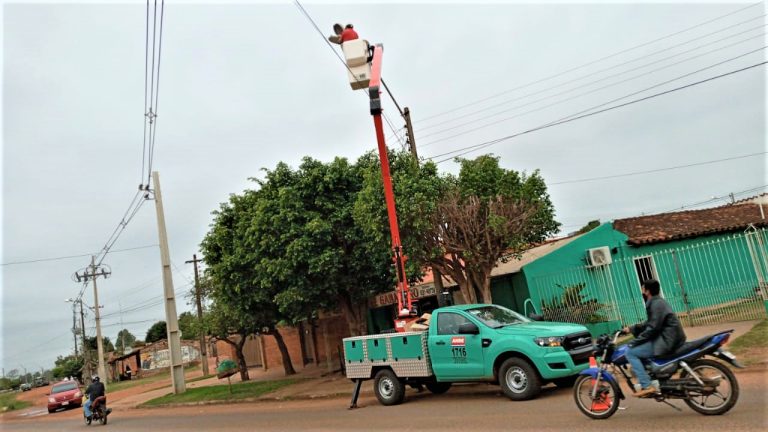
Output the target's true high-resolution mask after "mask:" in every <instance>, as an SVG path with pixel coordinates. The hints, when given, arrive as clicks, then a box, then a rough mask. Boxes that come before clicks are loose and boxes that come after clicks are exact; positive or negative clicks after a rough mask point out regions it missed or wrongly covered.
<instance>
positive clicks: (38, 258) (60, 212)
mask: <svg viewBox="0 0 768 432" xmlns="http://www.w3.org/2000/svg"><path fill="white" fill-rule="evenodd" d="M302 4H303V6H304V7H305V9H306V11H307V12H308V13H309V14H310V16H311V17H312V18H313V19H314V21H315V22H316V23H317V25H318V26H319V28H320V29H321V31H322V32H323V33H324V34H325V36H327V35H329V34H331V27H332V25H333V23H336V22H339V23H342V24H346V23H353V24H354V26H355V29H356V30H357V31H358V33H359V34H360V36H361V37H362V38H364V39H367V40H369V41H370V42H372V43H382V44H383V45H384V48H385V49H384V57H383V76H384V79H385V81H386V83H387V85H388V86H389V88H390V90H391V91H392V93H393V95H394V97H395V98H396V99H397V101H398V103H399V104H400V106H401V107H403V106H407V107H409V109H410V111H411V113H412V119H413V123H414V129H415V136H416V144H417V151H418V153H419V156H420V157H421V158H424V159H432V160H434V161H439V162H440V163H439V164H438V167H439V169H440V171H441V172H443V173H457V167H458V165H457V163H456V162H455V161H454V160H452V159H451V158H452V157H453V156H456V155H461V156H462V157H467V158H472V157H476V156H479V155H481V154H488V153H492V154H494V155H495V156H497V157H498V158H499V160H500V164H501V165H502V166H503V167H504V168H506V169H514V170H518V171H525V172H528V173H530V172H533V171H534V170H540V173H541V175H542V176H543V177H544V179H545V180H546V182H547V183H548V184H549V185H550V186H549V193H550V195H551V198H552V201H553V203H554V206H555V209H556V212H557V216H556V217H557V220H558V221H559V222H561V223H562V225H563V228H562V232H563V233H568V232H571V231H575V230H577V229H578V228H579V227H581V226H583V225H585V224H586V223H587V222H589V221H590V220H594V219H599V220H601V221H609V220H613V219H616V218H622V217H631V216H638V215H642V214H653V213H659V212H664V211H671V210H675V209H680V208H683V207H685V208H701V207H702V206H712V205H720V204H725V203H727V202H729V201H730V200H731V198H730V196H729V194H731V193H733V194H734V196H733V198H734V199H740V198H746V197H748V196H751V195H755V194H757V193H761V192H765V191H766V185H768V179H767V178H766V155H765V152H766V136H765V135H766V131H765V124H766V110H765V101H766V86H765V66H762V65H761V66H756V67H753V68H750V69H745V70H743V71H741V72H735V73H733V74H730V75H725V76H722V77H720V78H714V77H717V76H719V75H723V74H726V73H729V72H733V71H736V70H739V69H743V68H747V67H749V66H753V65H756V64H759V63H761V62H764V61H765V51H764V48H765V46H766V37H765V13H766V11H765V4H764V3H737V2H728V1H726V2H722V1H721V2H717V3H712V2H709V3H707V2H697V3H692V2H680V3H673V4H668V3H665V4H662V3H653V2H646V3H641V2H633V3H620V2H612V1H603V2H595V3H581V4H577V3H575V2H567V1H566V2H559V3H550V2H543V3H537V4H525V3H514V2H489V3H484V4H482V5H476V4H470V3H461V2H447V3H446V2H424V3H419V4H415V3H409V2H390V3H378V4H374V3H372V2H354V3H352V2H347V3H343V2H340V3H329V2H317V1H306V2H302ZM750 5H752V6H751V7H749V6H750ZM163 12H164V13H163V33H162V49H161V50H160V53H159V59H160V62H159V65H160V70H159V82H158V83H157V84H158V86H157V105H156V107H155V108H156V110H155V112H156V113H157V123H155V124H156V131H155V147H154V148H155V150H154V153H153V155H154V158H153V166H152V169H153V170H154V171H157V172H159V175H160V184H161V188H162V196H163V205H164V208H165V219H166V225H167V232H168V239H169V245H170V256H171V261H172V269H173V283H174V289H175V290H176V291H177V310H178V312H179V313H181V312H183V311H191V310H193V309H192V306H191V305H190V304H189V302H190V300H189V298H188V296H187V295H186V293H187V292H188V291H189V290H190V287H191V286H192V281H193V270H192V265H191V264H186V263H185V261H188V260H190V259H192V255H193V254H196V253H198V250H199V244H200V242H201V240H202V239H203V237H204V236H205V234H206V232H207V230H208V229H209V225H210V223H211V221H212V218H213V216H212V214H211V212H212V211H214V210H216V209H217V208H218V206H219V204H220V203H221V202H224V201H226V200H227V199H228V196H229V195H230V194H233V193H240V192H242V191H243V190H244V189H246V188H251V187H253V182H252V181H250V180H249V178H252V177H259V176H261V175H262V168H268V169H271V168H274V167H275V166H276V164H277V163H279V162H281V161H282V162H286V163H288V164H289V165H291V166H294V167H296V166H298V164H299V163H300V162H301V159H302V158H303V157H306V156H309V157H312V158H315V159H318V160H321V161H326V162H327V161H330V160H332V159H333V158H335V157H345V158H349V159H350V160H355V159H356V158H358V157H359V156H361V155H362V154H364V153H365V152H368V151H371V150H374V149H375V148H376V142H375V135H374V127H373V122H372V121H371V116H370V113H369V110H368V101H367V96H366V95H365V93H363V92H362V91H357V92H355V91H352V90H351V88H350V87H349V84H348V82H347V76H346V70H345V68H344V65H343V64H342V63H341V62H340V60H339V58H337V57H336V55H335V54H334V52H333V50H338V48H335V47H330V46H329V45H328V44H327V43H326V42H325V39H324V36H321V34H319V33H318V32H317V30H316V29H315V28H314V27H313V25H312V23H311V22H310V21H309V20H308V19H307V17H305V16H304V15H303V14H302V13H301V11H300V10H299V8H298V7H297V6H296V5H295V4H294V3H293V2H289V1H284V2H269V3H267V2H255V1H254V2H247V1H239V2H231V3H226V4H220V3H215V2H208V3H205V2H199V1H192V2H189V1H188V2H179V1H172V0H169V1H167V2H165V8H164V11H163ZM146 13H147V9H146V4H145V2H142V1H130V0H128V1H124V2H120V3H116V2H99V3H96V2H80V3H73V2H65V1H61V2H47V3H34V2H22V3H11V2H4V3H3V7H2V23H3V26H2V27H3V30H2V44H3V45H2V46H3V55H2V150H3V151H2V165H1V166H2V168H1V169H2V176H1V178H2V194H3V195H2V197H3V199H2V232H1V234H0V235H2V252H1V255H0V261H1V262H2V266H1V267H0V271H1V272H2V279H1V280H2V291H1V294H0V296H1V297H0V301H1V302H2V309H1V310H0V317H1V318H0V324H1V325H2V332H1V333H0V337H1V339H2V340H1V342H2V343H0V350H1V351H0V367H2V368H3V369H4V371H5V373H7V372H9V371H10V370H12V369H18V370H21V371H23V370H24V369H27V370H28V371H30V372H31V371H37V370H40V368H46V369H47V368H50V367H52V366H53V361H54V360H55V358H56V356H58V355H67V354H69V353H71V352H72V351H73V345H74V340H73V337H72V332H71V328H72V320H73V310H72V303H67V302H66V301H65V300H66V299H68V298H73V297H76V296H77V295H78V293H79V292H80V290H81V288H83V285H82V284H80V283H77V282H74V281H73V280H72V275H73V273H75V272H78V271H82V270H83V269H84V268H85V267H86V266H87V265H88V264H89V262H90V255H91V254H96V253H98V252H99V251H100V250H101V249H102V248H103V247H104V245H105V244H106V243H107V242H108V241H109V239H110V235H111V234H112V233H113V232H115V230H116V228H118V227H119V223H120V222H121V220H122V219H123V215H124V213H125V212H126V209H128V208H129V204H130V203H131V200H132V198H133V197H134V196H135V194H136V192H137V187H138V185H139V184H146V183H147V172H146V163H144V168H143V167H142V166H143V161H144V157H143V155H142V148H143V142H144V141H143V137H144V125H145V116H144V114H145V111H144V106H145V105H144V97H145V87H144V84H145V83H144V81H145V80H144V78H145V58H147V56H146V50H145V36H146V22H145V21H146ZM150 48H151V46H150ZM149 58H150V59H151V55H150V57H149ZM710 78H713V79H712V80H710V81H707V82H705V83H702V84H699V85H693V86H690V87H687V88H684V89H681V90H676V91H672V92H669V93H667V94H664V95H661V96H658V97H653V98H650V99H647V100H643V101H640V102H637V103H631V104H628V105H626V106H622V107H618V108H615V109H611V110H609V111H605V112H602V113H598V114H595V115H592V116H588V117H583V118H578V119H575V120H573V121H571V122H567V123H562V124H557V125H555V126H552V127H548V128H546V129H538V128H539V127H541V126H543V125H547V124H550V123H553V122H557V121H558V120H561V119H567V118H573V117H576V115H577V114H578V115H581V114H586V113H591V112H595V111H598V110H602V109H605V108H609V107H613V106H617V105H621V104H624V103H627V102H631V101H634V100H638V99H642V98H644V97H647V96H651V95H654V94H657V93H661V92H665V91H670V90H673V89H675V88H678V87H683V86H686V85H689V84H693V83H696V82H698V81H703V80H707V79H710ZM384 112H385V115H386V117H387V119H388V121H389V123H391V126H392V127H391V128H390V127H389V125H386V126H387V130H386V135H387V137H388V144H389V145H390V146H391V147H393V148H403V147H404V143H403V142H402V141H398V140H399V139H401V137H402V135H403V125H404V121H403V120H402V118H401V117H400V116H399V114H398V112H397V108H396V107H395V106H394V105H393V103H392V102H391V100H390V99H389V98H388V97H386V96H385V97H384ZM534 129H536V130H534ZM532 130H533V131H532ZM523 132H526V133H523ZM521 133H522V134H521ZM503 137H510V138H508V139H506V140H503V141H500V142H498V143H496V144H493V145H490V146H487V147H483V148H481V149H478V150H476V151H474V152H470V153H467V154H463V153H464V152H465V151H466V150H464V151H462V149H466V148H467V147H470V146H474V145H477V144H482V143H485V142H488V141H492V140H495V139H498V138H503ZM451 152H453V153H451ZM596 178H599V179H596ZM589 179H596V180H589ZM583 180H589V181H583ZM111 251H112V252H111V253H109V254H108V255H106V257H105V258H104V260H103V264H104V265H106V266H108V267H105V268H107V269H108V270H109V271H110V272H111V274H110V277H109V278H107V279H99V280H98V290H99V302H100V304H101V305H103V309H101V313H102V329H103V331H102V332H103V335H104V336H107V337H109V338H110V339H112V340H113V341H114V339H115V336H116V335H117V332H118V331H119V330H120V328H127V329H129V330H130V331H131V332H132V333H133V334H134V335H136V336H137V337H139V338H140V339H143V338H144V336H145V335H146V331H147V329H148V328H149V326H150V325H151V324H152V323H153V322H155V321H158V320H162V319H164V309H163V305H162V290H163V286H162V278H161V263H160V253H159V248H158V230H157V219H156V212H155V205H154V202H153V201H147V202H145V204H144V205H143V206H141V207H140V208H139V210H138V211H137V213H136V215H135V217H134V218H133V219H131V221H130V223H128V224H127V225H126V226H125V229H124V230H123V231H122V232H121V234H120V236H119V238H118V239H117V241H116V242H115V243H114V245H113V246H112V249H111ZM83 298H84V301H85V303H87V304H88V305H91V306H92V305H93V288H92V286H88V287H85V291H84V297H83ZM93 317H94V315H93V312H91V311H89V310H88V309H87V308H86V331H87V332H88V334H89V335H94V334H95V330H94V325H95V324H94V320H93ZM121 323H122V324H121Z"/></svg>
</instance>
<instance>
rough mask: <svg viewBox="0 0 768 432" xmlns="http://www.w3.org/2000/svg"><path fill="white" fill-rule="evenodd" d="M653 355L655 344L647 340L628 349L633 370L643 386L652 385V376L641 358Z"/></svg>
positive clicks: (628, 357)
mask: <svg viewBox="0 0 768 432" xmlns="http://www.w3.org/2000/svg"><path fill="white" fill-rule="evenodd" d="M651 357H653V344H652V343H651V342H646V343H644V344H641V345H638V346H633V347H631V348H630V349H629V350H628V351H627V360H629V364H631V365H632V372H634V373H635V376H636V377H637V380H638V381H639V382H640V386H641V387H642V388H648V386H649V385H651V377H650V376H648V372H646V371H645V366H644V365H643V362H642V360H641V359H648V358H651Z"/></svg>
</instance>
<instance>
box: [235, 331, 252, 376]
mask: <svg viewBox="0 0 768 432" xmlns="http://www.w3.org/2000/svg"><path fill="white" fill-rule="evenodd" d="M247 337H248V335H246V334H243V333H240V340H239V341H237V344H235V354H236V355H237V365H238V366H239V367H240V381H248V380H250V379H251V377H250V376H248V365H247V364H246V362H245V354H244V353H243V347H244V346H245V338H247Z"/></svg>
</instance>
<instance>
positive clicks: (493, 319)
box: [467, 306, 530, 328]
mask: <svg viewBox="0 0 768 432" xmlns="http://www.w3.org/2000/svg"><path fill="white" fill-rule="evenodd" d="M467 312H469V313H470V314H472V316H474V317H475V318H477V319H479V320H480V321H482V322H483V324H485V325H487V326H488V327H490V328H500V327H504V326H508V325H512V324H520V323H525V322H530V320H529V319H528V318H526V317H524V316H522V315H520V314H519V313H517V312H514V311H511V310H509V309H507V308H504V307H500V306H483V307H478V308H474V309H469V310H468V311H467Z"/></svg>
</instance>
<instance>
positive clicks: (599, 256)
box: [587, 246, 613, 267]
mask: <svg viewBox="0 0 768 432" xmlns="http://www.w3.org/2000/svg"><path fill="white" fill-rule="evenodd" d="M587 261H588V262H589V265H591V266H592V267H597V266H603V265H608V264H610V263H612V262H613V259H612V258H611V249H610V248H609V247H608V246H603V247H598V248H593V249H587Z"/></svg>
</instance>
